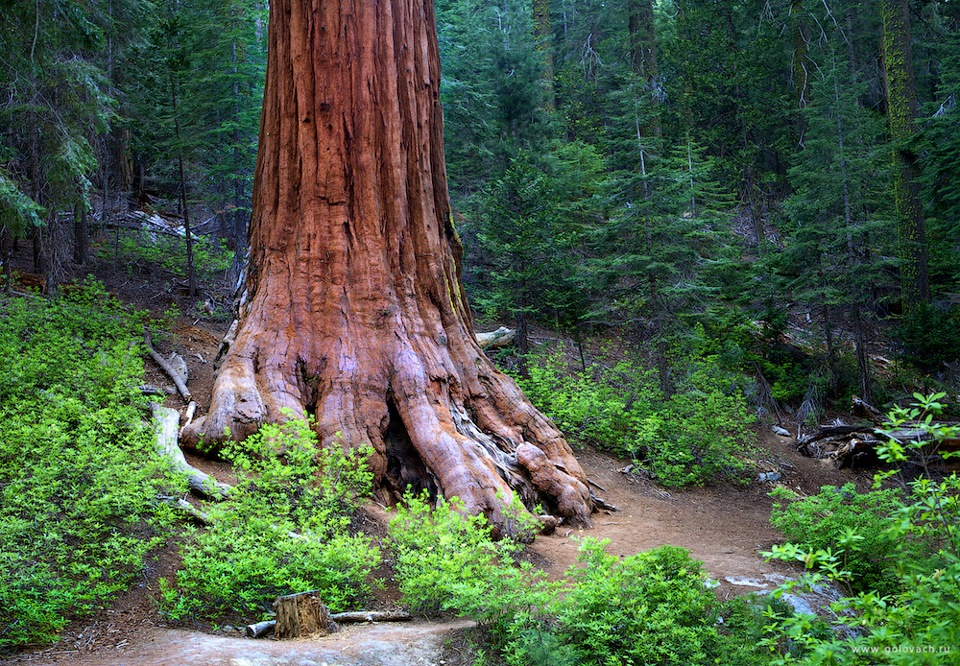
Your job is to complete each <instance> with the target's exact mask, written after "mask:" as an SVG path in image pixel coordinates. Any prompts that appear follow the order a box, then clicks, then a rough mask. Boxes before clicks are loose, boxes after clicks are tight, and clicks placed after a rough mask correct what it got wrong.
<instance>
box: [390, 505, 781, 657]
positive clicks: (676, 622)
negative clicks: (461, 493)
mask: <svg viewBox="0 0 960 666" xmlns="http://www.w3.org/2000/svg"><path fill="white" fill-rule="evenodd" d="M462 509H463V507H462V504H460V503H459V502H458V501H457V500H451V501H449V502H442V501H441V502H440V503H439V504H438V505H437V507H436V509H431V508H430V507H429V506H428V505H427V504H426V502H425V500H424V499H423V498H413V497H408V498H407V501H406V504H405V505H403V506H400V507H398V508H397V513H396V516H395V517H394V519H393V521H392V522H391V524H390V529H389V536H390V544H391V550H392V551H393V553H394V558H395V568H396V572H397V578H398V581H399V584H400V591H401V593H402V594H403V599H404V602H405V603H407V604H409V605H410V606H411V607H412V608H414V609H417V610H419V611H421V612H429V611H453V612H455V613H457V614H459V615H461V616H464V617H468V618H470V619H473V620H475V621H477V622H478V623H480V624H481V626H482V628H484V629H485V630H486V632H487V634H488V635H489V636H490V638H491V640H492V647H493V648H494V650H495V652H496V653H497V655H498V657H499V658H500V659H502V660H503V661H504V662H505V663H507V664H509V665H513V666H521V665H522V666H530V665H543V666H548V665H549V666H564V665H566V664H569V665H574V664H576V665H582V666H593V665H596V666H608V665H609V666H613V665H624V666H626V665H628V664H677V665H680V664H683V665H694V664H714V663H721V664H739V665H743V666H749V665H751V664H763V663H766V662H767V661H769V658H770V655H771V652H770V651H769V650H766V649H763V648H759V647H757V639H758V637H759V636H760V635H761V634H762V627H763V620H762V613H763V611H764V610H765V609H766V607H767V605H768V604H769V602H757V601H754V600H748V599H741V600H736V601H734V602H730V603H726V604H725V603H721V602H720V601H719V600H718V599H717V596H716V595H715V593H714V592H713V590H712V589H710V588H708V587H707V586H706V584H705V583H706V576H705V574H704V571H703V569H702V565H701V563H700V562H698V561H696V560H694V559H692V558H691V557H690V556H689V554H688V553H687V551H685V550H683V549H681V548H675V547H672V546H661V547H659V548H656V549H654V550H651V551H648V552H643V553H639V554H637V555H634V556H631V557H626V558H618V557H615V556H613V555H609V554H608V553H607V552H606V551H605V550H604V547H605V545H606V542H603V541H597V540H596V539H590V538H587V539H584V540H583V541H582V542H581V545H580V558H579V563H578V565H576V566H574V567H572V568H571V569H570V571H568V572H567V574H566V576H565V578H564V579H563V580H562V581H558V582H550V581H548V580H547V579H546V576H545V574H544V573H543V572H542V571H539V570H537V569H535V568H534V567H533V566H531V565H530V564H529V563H528V562H522V561H518V559H517V557H516V554H517V552H518V550H519V548H520V546H519V544H518V543H517V542H515V541H511V540H507V539H504V540H500V541H495V540H494V539H493V538H492V537H491V528H490V526H489V525H488V524H487V522H486V520H485V519H484V518H483V517H482V516H472V517H471V516H467V515H465V514H464V513H463V511H462ZM482 654H483V653H482ZM481 658H483V657H481ZM478 663H480V662H478Z"/></svg>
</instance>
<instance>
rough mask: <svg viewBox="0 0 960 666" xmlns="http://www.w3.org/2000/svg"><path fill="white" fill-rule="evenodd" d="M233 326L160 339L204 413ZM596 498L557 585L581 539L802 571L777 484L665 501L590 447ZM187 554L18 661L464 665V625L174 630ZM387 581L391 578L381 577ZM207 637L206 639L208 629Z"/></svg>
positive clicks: (151, 304)
mask: <svg viewBox="0 0 960 666" xmlns="http://www.w3.org/2000/svg"><path fill="white" fill-rule="evenodd" d="M99 277H100V279H101V280H103V281H104V282H105V284H106V286H107V287H108V289H109V290H110V291H111V292H113V293H114V294H116V295H117V296H119V297H120V298H122V299H123V300H125V301H127V302H131V303H133V304H134V305H135V306H136V307H141V308H143V307H146V308H149V309H151V310H152V311H153V312H154V313H155V314H159V313H161V312H163V311H164V310H165V309H167V308H168V307H169V306H170V304H172V303H179V305H180V308H181V311H184V312H189V311H190V309H189V307H190V306H189V303H188V302H186V301H185V300H184V299H183V297H182V296H180V295H177V294H176V293H175V292H174V291H173V290H157V289H156V288H151V287H149V286H145V285H144V283H143V281H142V280H131V279H126V278H125V276H124V275H123V274H122V273H121V272H118V271H115V270H106V271H102V272H100V274H99ZM226 325H227V323H226V322H223V321H219V322H218V321H215V320H202V319H199V318H196V317H189V318H187V317H184V318H181V320H180V321H179V323H178V325H177V326H176V330H174V331H172V332H171V333H173V336H172V337H166V338H164V337H160V338H159V339H158V340H157V341H156V342H157V346H158V348H159V349H160V351H162V352H164V353H169V352H170V351H177V352H178V353H179V354H180V355H181V356H183V358H184V359H185V360H186V361H187V364H188V367H189V371H190V381H189V386H190V389H191V392H192V393H193V395H194V398H195V399H196V400H197V401H198V403H199V404H200V408H201V410H203V408H204V407H205V401H206V400H207V399H208V398H209V394H210V389H211V385H212V379H213V359H214V357H215V356H216V353H217V349H218V346H219V343H220V339H221V336H222V335H223V333H224V331H225V329H226ZM147 367H148V373H149V376H148V381H150V382H151V383H153V384H155V385H157V386H166V385H168V384H169V382H168V381H167V380H166V378H165V377H164V376H163V375H162V373H160V372H159V370H158V369H156V368H155V367H152V363H150V362H149V361H148V362H147ZM167 406H170V407H174V408H177V409H181V410H182V409H183V408H184V407H185V406H184V405H183V403H182V402H181V401H180V399H179V397H177V396H171V397H168V398H167ZM759 439H760V448H759V451H758V452H757V458H758V461H759V463H760V465H761V469H762V470H770V471H774V470H775V471H779V472H780V473H781V474H782V475H783V476H782V479H781V480H780V482H781V483H786V484H788V485H789V486H791V487H792V488H794V489H797V490H799V491H800V492H802V493H804V494H812V493H816V492H817V490H818V489H819V487H820V486H821V485H826V484H834V485H838V484H842V483H845V482H848V481H857V482H858V484H860V485H867V484H868V479H867V478H866V477H863V478H857V477H856V476H855V475H854V474H853V473H851V472H849V471H838V470H836V469H834V467H833V466H832V464H825V463H822V462H819V461H816V460H812V459H809V458H804V457H802V456H800V455H799V454H798V453H796V451H795V450H794V449H793V447H792V446H791V445H790V440H789V438H784V437H778V436H776V435H774V434H772V433H770V432H769V430H768V428H767V427H762V428H761V432H760V438H759ZM577 455H578V458H579V459H580V461H581V463H582V464H583V466H584V468H585V470H586V472H587V475H588V476H589V478H590V479H591V480H592V481H593V482H595V484H596V485H597V487H598V488H602V489H603V490H598V491H597V492H598V494H599V495H601V496H602V497H604V498H605V499H606V500H607V501H608V502H610V503H611V504H613V505H615V506H617V507H618V508H619V511H615V512H606V511H604V512H601V513H598V514H595V516H594V524H593V527H592V529H589V530H571V529H569V528H566V527H564V526H561V527H560V528H559V529H558V530H557V532H556V533H555V534H554V535H551V536H547V537H541V538H539V539H538V540H537V541H536V542H535V543H534V544H533V545H532V546H531V547H530V552H529V557H531V558H532V559H533V561H534V563H535V564H536V565H537V566H539V567H541V568H543V569H544V570H545V571H547V572H548V574H549V575H550V576H551V577H554V578H558V577H560V576H562V574H563V572H564V571H566V570H567V568H569V567H570V566H571V565H573V564H574V563H575V562H576V560H577V550H578V541H577V540H578V539H579V538H581V537H586V536H590V537H596V538H599V539H609V541H610V544H609V545H608V552H610V553H613V554H616V555H622V556H625V555H632V554H634V553H637V552H639V551H642V550H646V549H649V548H653V547H655V546H658V545H662V544H673V545H677V546H682V547H684V548H687V549H688V550H689V551H690V552H691V553H692V555H693V556H694V557H696V558H697V559H700V560H702V561H703V562H704V564H705V568H706V570H707V572H708V573H709V575H710V576H711V577H712V578H713V579H715V580H717V581H719V582H720V584H721V587H720V594H721V596H724V597H726V596H730V595H733V594H742V593H745V592H749V591H751V590H750V588H748V587H742V586H737V585H734V584H732V583H730V582H728V581H727V580H726V579H727V578H728V577H738V576H742V577H758V576H761V575H762V574H764V573H786V574H788V575H789V574H790V573H793V571H792V570H790V569H789V568H788V567H787V566H786V565H784V564H779V563H768V562H765V561H764V560H763V558H762V557H761V556H760V555H759V552H760V551H762V550H767V549H769V548H770V546H771V545H772V544H773V543H775V542H776V541H777V540H778V535H777V533H776V532H775V531H774V530H773V529H772V528H771V527H770V525H769V517H770V506H771V500H770V498H769V497H768V496H767V493H768V492H769V490H770V489H771V488H772V486H771V484H769V483H760V482H756V481H755V482H754V483H752V484H751V485H750V486H748V487H746V488H736V487H732V486H718V487H711V488H700V489H693V490H683V491H666V490H664V489H663V488H661V487H659V486H657V485H656V484H654V483H653V482H651V481H650V480H647V479H644V478H642V477H638V476H636V475H632V474H628V473H624V472H622V471H621V470H622V469H623V468H625V467H626V465H627V464H628V463H627V461H623V460H617V459H616V458H613V457H611V456H609V455H607V454H604V453H600V452H597V451H594V450H591V449H587V450H580V451H578V452H577ZM188 459H189V460H190V462H191V463H192V464H194V465H196V466H197V467H200V468H201V469H203V470H204V471H206V472H208V473H210V474H212V475H214V476H215V477H217V478H218V479H220V480H223V481H227V482H230V481H232V480H233V479H232V473H231V470H230V467H229V465H227V464H225V463H222V462H216V461H210V460H205V459H203V458H199V457H196V456H188ZM365 520H367V521H369V523H370V524H369V525H368V526H367V528H368V532H373V533H375V534H377V533H379V534H382V533H383V528H384V525H385V522H386V521H387V520H388V516H387V514H386V513H385V512H384V511H383V509H382V508H380V507H377V506H371V507H370V509H369V511H367V515H366V518H365ZM178 559H179V556H178V554H177V549H176V546H175V545H174V544H169V545H168V546H167V547H165V548H164V549H162V550H161V551H159V552H157V553H155V554H154V556H153V558H152V559H150V560H149V561H148V563H147V567H146V570H145V571H144V574H143V577H142V579H141V580H140V581H139V582H138V584H137V585H136V586H135V587H134V588H133V589H131V590H130V591H128V592H127V593H126V594H124V595H123V596H121V597H120V598H119V599H118V600H117V601H116V602H115V603H113V604H112V605H111V606H110V607H109V608H107V609H103V610H101V611H100V612H99V613H97V614H96V615H94V616H93V617H90V618H86V619H84V620H79V621H77V622H74V623H73V624H72V625H70V626H69V627H68V629H67V630H66V631H65V633H64V635H63V638H62V640H61V641H60V642H59V643H58V644H56V645H55V646H53V647H47V648H42V649H36V650H33V651H26V652H23V653H21V654H19V655H16V656H14V657H12V658H11V659H10V660H9V661H10V662H11V663H30V664H65V665H70V666H95V665H101V664H103V665H106V666H109V665H114V666H120V665H123V666H166V665H174V664H177V665H179V664H192V665H198V666H205V665H209V666H215V665H220V664H224V665H226V664H231V665H236V666H241V665H246V664H251V665H252V664H257V665H261V666H266V665H268V664H278V665H279V664H318V665H319V664H331V665H333V664H341V665H344V666H345V665H347V664H350V665H357V666H360V665H365V664H371V665H372V664H383V665H391V664H397V665H407V664H411V665H412V664H450V665H451V666H453V665H455V664H466V663H472V662H470V661H468V660H467V656H466V655H467V653H469V651H470V650H469V649H468V643H469V638H467V637H466V634H465V632H467V631H468V629H469V627H470V623H467V622H464V621H459V620H448V621H443V622H430V621H426V620H418V621H415V622H412V623H407V624H403V625H377V626H355V627H351V628H349V629H347V630H346V631H344V632H342V633H340V634H336V635H334V636H330V637H326V638H321V639H316V640H300V641H288V642H276V641H271V640H260V641H252V640H248V639H245V638H242V634H241V633H240V632H239V630H237V629H233V628H230V627H227V628H219V629H218V630H216V631H214V632H211V629H212V628H211V627H209V626H203V627H201V626H199V625H198V626H196V627H183V626H181V627H177V628H171V627H168V626H167V625H166V623H165V622H164V620H163V618H162V617H161V616H160V615H159V614H158V613H157V611H156V604H155V595H156V593H157V585H158V581H159V579H160V578H170V577H172V576H173V574H174V572H175V570H176V566H177V563H178ZM380 573H381V575H382V574H386V573H389V572H388V571H383V572H380ZM397 599H398V594H397V591H396V589H390V588H388V589H387V590H384V591H383V592H382V593H380V594H379V595H378V598H377V600H376V603H377V605H378V606H379V607H391V606H394V605H395V604H396V603H397ZM201 630H203V631H201Z"/></svg>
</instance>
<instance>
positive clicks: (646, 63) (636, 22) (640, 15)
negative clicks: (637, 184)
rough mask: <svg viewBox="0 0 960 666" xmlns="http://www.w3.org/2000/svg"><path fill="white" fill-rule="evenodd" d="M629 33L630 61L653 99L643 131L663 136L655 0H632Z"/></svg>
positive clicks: (648, 134)
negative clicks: (654, 11)
mask: <svg viewBox="0 0 960 666" xmlns="http://www.w3.org/2000/svg"><path fill="white" fill-rule="evenodd" d="M627 30H628V31H629V33H630V62H631V66H632V68H633V72H634V73H635V74H637V75H638V76H640V77H641V78H642V79H643V82H644V88H645V89H646V93H647V95H648V98H649V100H650V113H649V114H648V115H647V117H646V118H645V122H644V128H643V129H644V134H645V135H646V136H649V137H655V138H656V139H659V138H660V135H661V127H660V113H659V109H658V108H657V107H658V106H659V104H658V102H659V90H658V88H659V85H660V83H659V81H658V80H657V35H656V30H655V27H654V17H653V1H652V0H630V5H629V13H628V16H627Z"/></svg>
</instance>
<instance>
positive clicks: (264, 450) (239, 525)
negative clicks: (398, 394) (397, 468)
mask: <svg viewBox="0 0 960 666" xmlns="http://www.w3.org/2000/svg"><path fill="white" fill-rule="evenodd" d="M222 453H223V455H224V456H225V457H226V458H227V459H228V460H230V461H231V462H232V463H233V465H234V470H235V472H236V474H237V479H238V482H237V485H236V487H235V488H234V490H233V492H232V493H231V494H230V496H229V498H228V499H227V500H226V501H224V502H221V503H219V504H215V505H211V506H209V507H208V511H209V515H210V519H211V521H212V526H211V527H209V528H206V529H189V530H188V531H187V533H186V534H185V539H184V541H183V543H182V545H181V549H180V551H181V555H182V558H183V560H182V567H181V569H180V571H178V572H177V576H176V582H175V583H170V582H169V581H166V580H164V581H162V583H161V585H162V588H161V609H162V610H163V612H164V613H165V614H166V615H167V616H168V617H170V618H171V619H175V620H180V619H184V618H187V617H201V618H208V619H216V618H220V617H223V616H225V615H230V614H233V615H237V616H240V617H242V618H244V619H254V618H259V616H261V615H262V614H263V612H264V611H265V610H267V609H269V607H270V603H271V602H272V601H273V600H274V599H275V598H276V597H277V596H279V595H284V594H291V593H295V592H305V591H308V590H319V593H320V594H319V596H320V597H321V598H322V599H323V601H324V603H325V604H326V605H327V606H328V607H329V608H330V609H331V610H332V611H333V612H338V611H341V610H347V609H348V608H350V607H351V605H352V604H355V603H358V602H360V601H363V600H364V599H365V598H366V597H368V596H369V594H370V591H371V590H370V584H371V581H370V572H371V571H372V570H373V569H374V568H376V567H377V566H378V564H379V563H380V551H379V549H378V548H377V547H376V546H375V545H374V544H373V543H372V541H371V539H370V538H368V537H366V536H364V535H363V534H360V533H351V530H350V523H351V517H352V515H353V514H354V513H355V511H356V510H357V509H358V508H359V506H360V504H361V503H362V501H363V498H364V497H366V496H368V495H369V494H370V491H371V484H372V481H373V473H372V472H370V471H369V469H368V468H367V465H366V459H367V457H368V456H369V455H370V454H371V453H372V449H370V448H369V447H367V448H364V449H359V450H352V449H351V450H350V451H349V452H345V451H344V450H343V449H341V448H340V447H336V446H334V447H329V448H321V447H320V445H319V443H318V442H317V436H316V434H315V433H314V431H313V430H312V428H311V424H310V423H309V422H308V421H303V420H298V419H291V420H288V421H286V422H285V423H283V424H280V425H273V424H268V425H264V426H263V427H262V428H261V429H260V431H259V432H258V433H256V434H255V435H253V436H251V437H249V438H247V440H246V441H244V442H242V443H236V442H234V443H232V444H228V445H227V447H226V448H225V449H224V451H223V452H222Z"/></svg>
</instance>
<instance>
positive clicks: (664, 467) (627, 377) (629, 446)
mask: <svg viewBox="0 0 960 666" xmlns="http://www.w3.org/2000/svg"><path fill="white" fill-rule="evenodd" d="M518 381H519V383H520V385H521V388H523V390H524V392H525V393H526V394H527V397H528V398H530V400H531V401H532V402H533V404H534V405H535V406H536V407H537V408H538V409H541V410H542V411H543V412H544V413H545V414H547V415H548V416H550V417H551V418H552V419H553V420H554V421H555V422H556V424H557V426H558V427H559V428H560V429H561V430H562V431H563V432H564V433H566V434H567V436H568V437H570V438H571V439H572V440H574V441H575V442H580V443H590V444H593V445H594V446H597V447H598V448H601V449H605V450H608V451H613V452H614V453H616V454H618V455H624V456H631V457H633V458H634V459H636V460H638V461H640V462H641V463H643V464H644V465H645V466H646V467H647V469H648V470H649V471H650V472H651V473H652V474H653V476H654V477H655V478H656V479H657V480H658V481H659V482H660V483H662V484H663V485H666V486H684V485H690V484H692V485H701V484H704V483H707V482H710V481H714V480H718V479H721V478H724V479H729V480H734V481H746V480H747V479H748V478H750V476H751V473H752V469H751V468H750V467H749V465H747V464H746V463H745V462H743V461H742V460H740V459H739V458H738V457H737V454H739V453H741V452H742V451H743V450H744V449H745V448H749V445H748V444H747V442H749V440H750V438H751V437H752V434H751V432H750V430H749V424H750V423H751V422H752V420H753V419H752V417H751V415H750V413H749V410H748V408H747V404H746V400H745V398H744V397H743V392H742V390H741V387H740V378H739V377H738V376H736V375H733V374H731V373H729V372H728V371H724V370H722V369H721V368H720V365H719V363H718V361H717V357H715V356H708V357H704V358H699V359H694V360H693V361H691V362H690V364H689V367H688V368H687V369H686V371H685V372H684V375H683V378H682V379H681V381H680V382H678V384H679V386H678V391H677V392H676V393H674V394H673V395H672V396H670V397H669V398H665V397H664V396H663V394H662V393H661V392H660V390H659V388H658V387H657V384H656V379H655V377H654V373H652V372H651V371H647V370H643V369H639V368H636V367H635V366H633V365H632V364H630V363H627V362H623V361H621V362H620V363H617V364H616V365H615V366H613V367H612V368H604V367H601V366H594V367H591V368H590V369H588V371H587V372H586V373H573V374H570V373H568V372H567V368H566V364H565V363H564V361H563V358H562V357H561V356H559V355H557V354H553V355H550V356H546V357H540V358H537V357H535V358H534V360H533V362H531V363H529V369H528V377H527V378H519V379H518Z"/></svg>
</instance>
